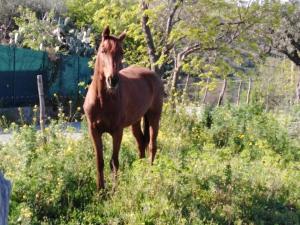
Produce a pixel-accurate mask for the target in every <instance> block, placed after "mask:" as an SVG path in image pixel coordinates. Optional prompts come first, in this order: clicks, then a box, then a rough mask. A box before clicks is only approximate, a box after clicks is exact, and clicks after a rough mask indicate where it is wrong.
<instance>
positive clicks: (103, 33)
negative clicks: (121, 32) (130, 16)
mask: <svg viewBox="0 0 300 225" xmlns="http://www.w3.org/2000/svg"><path fill="white" fill-rule="evenodd" d="M109 34H110V30H109V26H106V27H105V28H104V30H103V32H102V38H104V39H105V38H108V37H109Z"/></svg>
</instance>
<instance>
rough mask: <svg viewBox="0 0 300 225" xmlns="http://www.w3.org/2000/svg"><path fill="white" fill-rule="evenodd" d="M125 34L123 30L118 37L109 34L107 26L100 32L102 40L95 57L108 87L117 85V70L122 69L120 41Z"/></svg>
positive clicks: (113, 87) (111, 87)
mask: <svg viewBox="0 0 300 225" xmlns="http://www.w3.org/2000/svg"><path fill="white" fill-rule="evenodd" d="M125 36H126V33H125V32H123V33H122V34H121V35H120V36H119V37H115V36H112V35H110V30H109V27H108V26H107V27H106V28H105V29H104V31H103V33H102V42H101V44H100V47H99V50H98V55H97V57H98V60H99V62H98V63H99V65H100V67H101V70H102V74H103V75H104V78H105V83H106V86H107V88H108V89H116V88H117V87H118V83H119V71H120V70H121V69H122V59H123V50H122V42H123V40H124V38H125Z"/></svg>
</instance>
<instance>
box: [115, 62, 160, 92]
mask: <svg viewBox="0 0 300 225" xmlns="http://www.w3.org/2000/svg"><path fill="white" fill-rule="evenodd" d="M120 74H121V76H122V77H123V79H124V80H125V81H124V82H125V83H126V84H125V85H127V86H128V88H132V87H134V86H136V88H138V89H139V92H140V93H142V92H144V91H147V90H148V91H150V92H152V94H153V95H155V96H157V97H162V96H163V84H162V81H161V79H160V77H159V76H158V75H157V74H156V73H154V72H153V71H151V70H149V69H147V68H144V67H139V66H130V67H127V68H124V69H122V70H121V71H120ZM143 88H145V89H146V90H144V89H143Z"/></svg>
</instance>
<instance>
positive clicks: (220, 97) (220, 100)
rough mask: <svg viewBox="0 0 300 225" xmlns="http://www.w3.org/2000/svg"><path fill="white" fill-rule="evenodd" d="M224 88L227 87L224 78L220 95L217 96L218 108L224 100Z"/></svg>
mask: <svg viewBox="0 0 300 225" xmlns="http://www.w3.org/2000/svg"><path fill="white" fill-rule="evenodd" d="M226 87H227V80H226V78H225V79H224V81H223V87H222V90H221V92H220V95H219V100H218V107H219V106H221V104H222V102H223V98H224V94H225V90H226Z"/></svg>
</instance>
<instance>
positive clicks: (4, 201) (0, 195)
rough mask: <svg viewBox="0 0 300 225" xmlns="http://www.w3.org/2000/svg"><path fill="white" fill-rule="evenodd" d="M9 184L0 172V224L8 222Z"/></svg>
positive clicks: (5, 224)
mask: <svg viewBox="0 0 300 225" xmlns="http://www.w3.org/2000/svg"><path fill="white" fill-rule="evenodd" d="M10 192H11V184H10V182H9V181H8V180H6V179H5V178H4V176H3V175H2V173H1V172H0V224H3V225H7V224H8V219H7V218H8V210H9V196H10Z"/></svg>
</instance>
